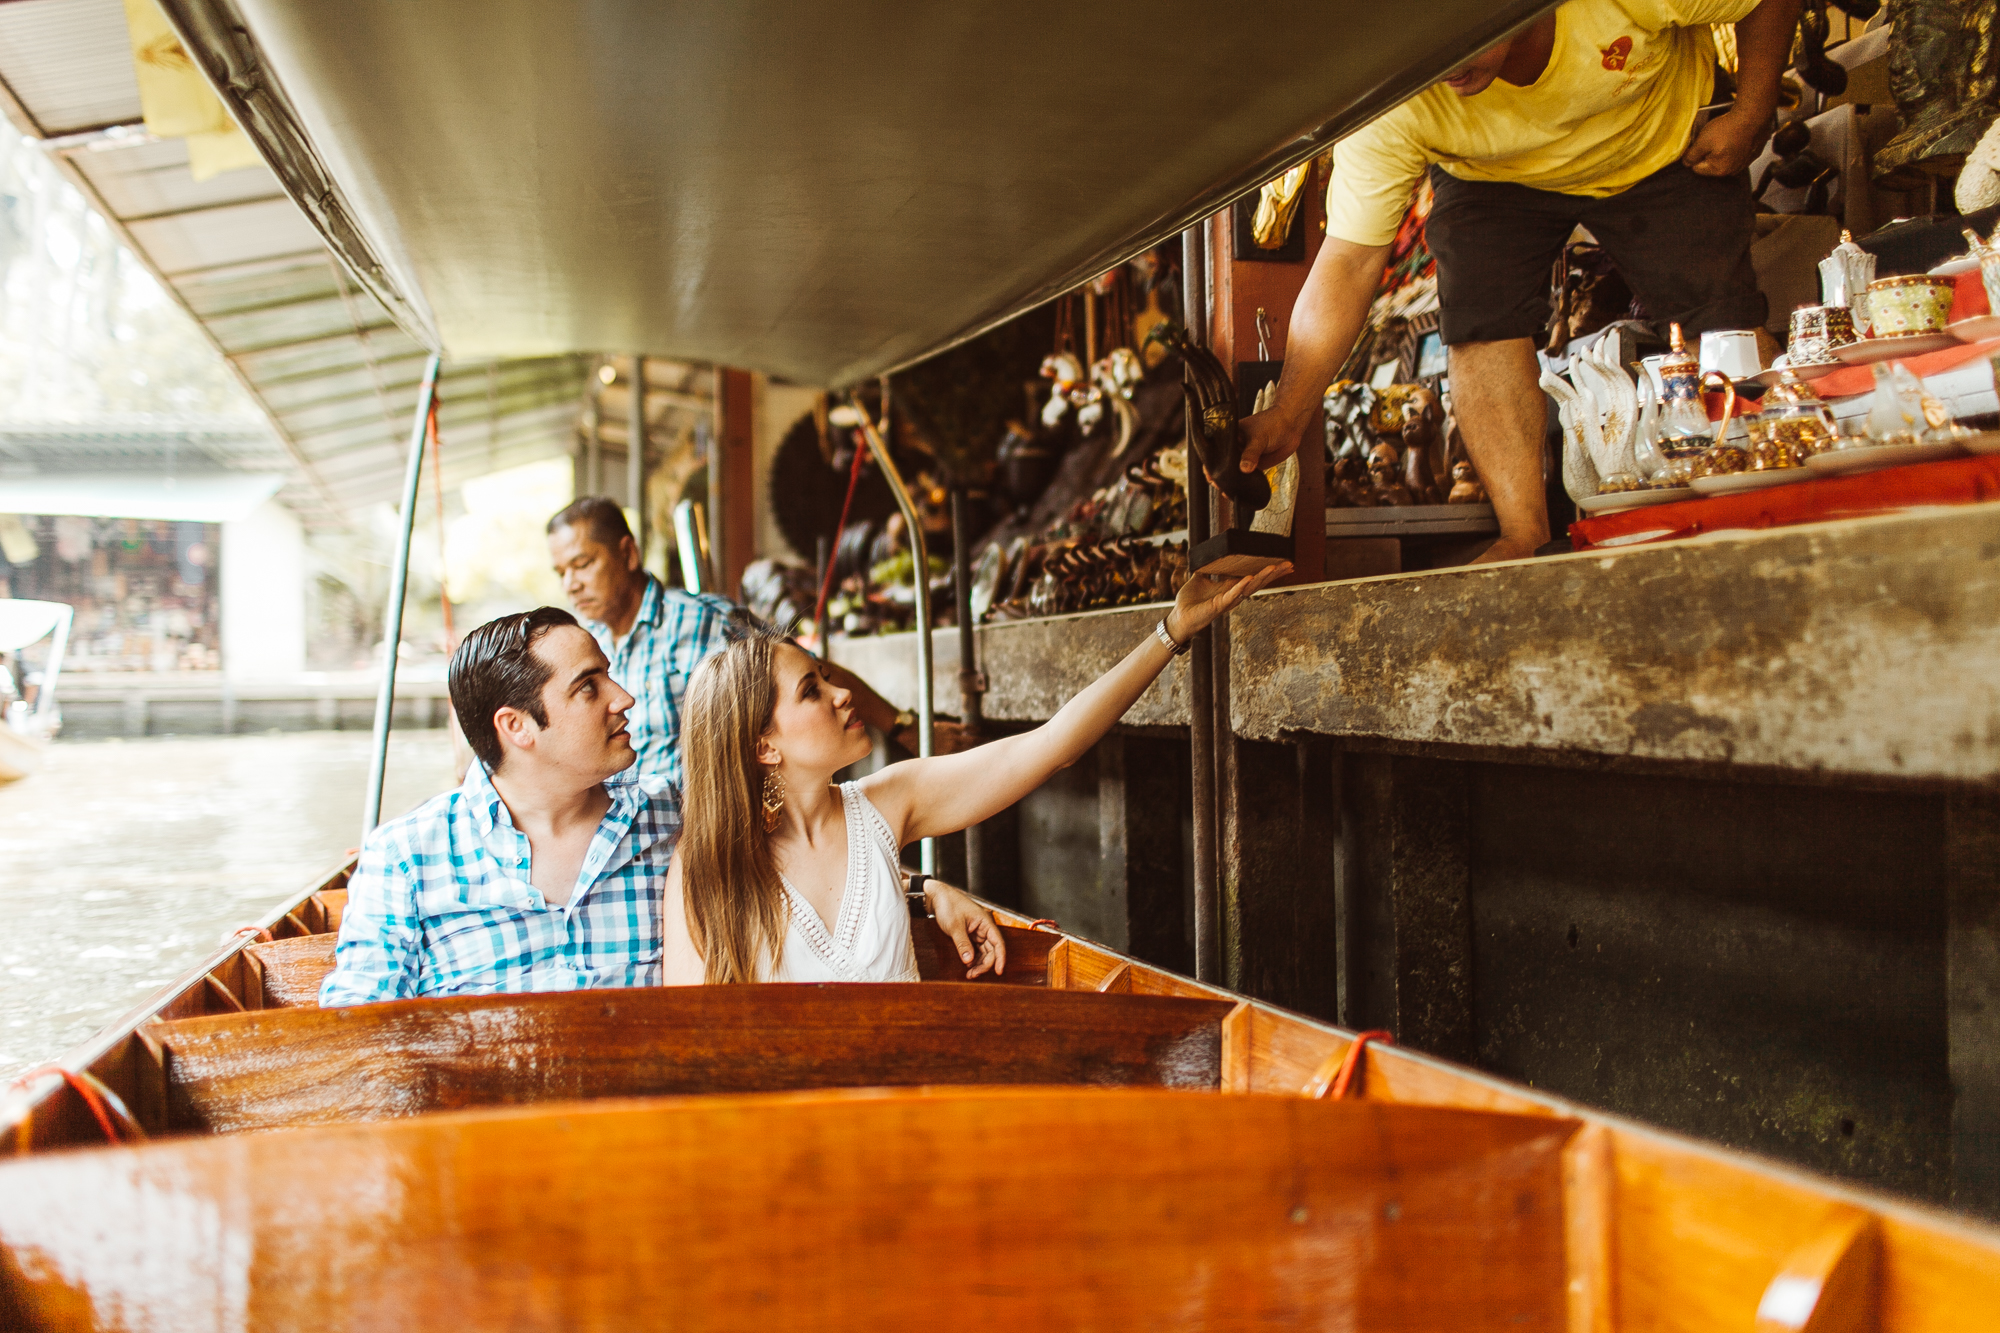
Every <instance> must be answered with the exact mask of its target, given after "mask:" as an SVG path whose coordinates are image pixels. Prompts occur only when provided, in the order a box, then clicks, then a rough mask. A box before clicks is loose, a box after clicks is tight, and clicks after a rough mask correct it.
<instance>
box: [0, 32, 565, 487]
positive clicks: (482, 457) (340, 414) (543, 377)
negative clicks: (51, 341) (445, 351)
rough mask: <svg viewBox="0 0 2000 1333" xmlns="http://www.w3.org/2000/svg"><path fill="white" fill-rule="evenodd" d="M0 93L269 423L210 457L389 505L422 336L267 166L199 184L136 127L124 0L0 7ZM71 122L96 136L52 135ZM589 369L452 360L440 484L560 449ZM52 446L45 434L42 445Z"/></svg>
mask: <svg viewBox="0 0 2000 1333" xmlns="http://www.w3.org/2000/svg"><path fill="white" fill-rule="evenodd" d="M0 104H4V106H5V109H6V110H7V112H8V114H9V116H10V117H11V118H12V119H13V120H14V122H15V123H16V124H17V125H18V126H19V128H20V129H21V130H22V131H23V132H24V133H28V134H31V135H34V136H37V137H41V138H45V139H55V140H57V142H54V143H51V144H49V145H48V148H49V151H50V153H51V156H52V157H53V159H54V160H55V162H56V164H57V165H58V167H59V168H60V169H61V170H62V171H63V174H64V175H66V176H67V177H68V178H69V179H70V180H71V181H72V182H73V183H75V184H76V185H77V186H78V187H79V188H80V189H82V190H83V192H84V193H85V195H86V196H87V197H88V198H89V199H90V201H91V203H92V204H93V205H94V206H95V207H96V208H97V209H98V210H99V211H100V212H101V213H103V214H104V216H105V217H106V218H107V219H108V220H110V221H111V223H112V224H113V225H114V226H115V227H116V228H118V230H119V231H120V233H121V234H122V235H123V236H124V238H125V239H126V241H127V243H128V244H130V245H131V247H132V248H133V250H134V251H135V252H136V253H137V254H138V256H139V257H140V259H141V260H142V261H144V262H145V263H146V265H147V266H148V267H149V268H150V269H151V270H152V271H153V272H154V274H155V275H156V276H157V277H159V278H160V280H161V281H162V282H163V283H164V284H165V285H166V287H167V289H168V290H169V291H170V292H171V293H172V295H173V296H174V297H176V298H177V299H178V300H179V301H180V302H181V304H183V305H184V306H186V307H187V309H188V310H189V311H190V312H191V313H192V314H193V315H194V317H195V319H196V320H197V321H198V322H199V323H200V325H201V327H202V329H203V331H204V333H206V335H207V336H208V338H209V340H210V341H211V342H212V343H213V344H214V345H215V347H216V349H217V350H218V351H219V352H220V353H221V354H222V355H223V356H224V357H226V358H227V359H228V361H229V363H230V365H231V366H232V367H233V368H234V369H235V371H236V373H237V376H238V378H239V380H241V382H242V383H243V385H244V387H245V388H246V389H247V390H248V391H249V393H250V395H251V397H252V398H253V399H254V400H255V401H256V402H257V404H258V405H259V406H260V407H261V408H262V409H263V411H264V413H265V415H266V417H267V419H268V420H269V422H270V424H271V426H272V428H273V430H274V431H275V432H276V434H275V437H272V436H270V435H264V434H261V433H260V434H259V436H258V439H257V440H256V441H251V440H247V439H246V440H243V441H241V442H240V444H239V447H238V448H237V449H236V450H235V451H234V452H231V451H228V450H224V449H222V447H221V446H220V445H219V444H218V445H216V446H215V448H214V449H212V450H209V452H208V453H207V454H206V455H204V456H209V457H212V458H213V460H214V461H215V462H216V463H217V464H218V465H223V466H230V467H236V468H261V469H264V470H271V469H274V468H278V467H285V468H287V469H288V478H289V479H288V481H287V484H286V486H285V488H284V490H283V491H282V492H281V494H280V498H281V499H282V500H284V501H285V502H286V503H287V504H289V505H291V506H292V507H293V508H295V509H296V510H298V511H299V512H300V513H301V514H302V515H303V516H304V517H305V518H306V519H307V520H308V521H309V522H312V523H315V524H319V525H331V524H338V523H341V522H344V521H345V519H346V517H347V515H348V514H349V513H350V512H351V511H352V510H353V509H354V508H355V507H356V506H360V505H366V504H371V503H375V502H378V501H382V500H393V499H394V498H395V496H396V495H397V493H398V488H399V486H400V483H401V480H402V474H403V463H404V457H405V453H404V451H405V448H406V447H407V444H408V439H409V431H410V425H411V416H412V414H413V413H414V412H415V410H416V398H417V388H418V382H419V380H420V379H421V377H422V374H423V365H424V359H425V358H426V357H427V356H428V355H429V353H428V351H427V349H425V348H424V347H423V346H422V345H421V344H420V343H418V342H417V341H416V340H415V339H414V338H412V337H411V336H410V335H409V334H408V333H405V332H404V331H403V330H402V329H401V328H400V327H398V326H397V324H396V323H395V321H394V320H392V319H391V318H390V317H389V314H388V312H387V311H385V310H384V309H383V307H382V306H381V304H380V303H379V302H378V301H377V300H376V299H375V298H374V297H373V296H372V295H370V294H369V292H368V291H367V289H366V288H364V287H362V286H361V285H360V284H359V283H357V282H355V281H354V280H353V279H352V278H351V277H349V276H348V275H347V273H346V271H345V270H344V269H342V268H341V267H340V266H339V265H338V263H337V262H336V261H335V260H334V258H333V256H332V254H331V253H330V252H329V251H328V249H327V248H326V244H325V242H324V241H323V240H322V239H321V237H320V235H319V233H318V232H317V231H315V230H314V228H313V227H312V226H311V224H310V223H308V222H307V220H306V218H305V216H304V214H303V213H301V212H300V210H299V208H298V206H297V205H296V204H294V203H293V202H292V201H291V200H290V199H289V198H288V197H286V195H285V193H284V191H283V189H282V188H281V187H280V185H279V183H278V181H277V178H276V177H275V176H273V175H272V174H271V172H270V171H268V170H267V169H265V168H263V167H261V166H260V167H252V168H245V169H242V170H238V171H230V172H224V173H223V174H221V175H219V176H215V177H213V178H211V179H209V180H207V181H196V180H195V179H194V177H193V175H192V174H191V173H190V172H189V170H188V157H187V149H186V147H185V146H184V145H183V144H182V143H181V142H179V141H178V140H159V139H153V138H151V137H150V136H148V135H147V134H145V132H144V130H143V127H141V126H139V125H137V124H136V123H135V122H137V121H138V120H139V118H140V107H139V94H138V85H137V83H136V81H135V80H134V77H133V73H132V52H131V44H130V41H129V39H128V38H127V36H126V29H125V15H124V9H123V5H122V3H121V0H15V2H14V3H0ZM111 125H116V126H122V127H124V128H121V129H117V130H113V131H111V132H108V133H106V132H103V131H104V130H105V127H107V126H111ZM80 131H86V132H94V133H84V134H81V135H80V136H79V137H77V138H75V139H72V140H70V141H68V142H63V141H61V140H62V136H64V135H76V134H78V132H80ZM587 370H588V365H587V359H586V358H584V357H579V356H563V357H549V358H540V359H533V360H516V361H507V362H500V363H495V364H493V365H490V366H489V365H488V364H485V363H474V364H470V365H464V366H459V365H447V366H446V367H445V370H444V374H443V377H442V379H441V381H440V406H439V414H438V416H439V431H440V434H441V436H442V437H443V440H444V445H445V447H444V455H443V457H444V475H445V484H446V485H447V486H456V485H458V484H460V483H461V482H463V481H465V480H468V479H470V478H472V477H476V476H479V475H482V474H484V473H486V472H490V471H493V470H496V469H499V468H505V467H511V466H513V465H515V464H517V463H526V462H532V461H534V460H536V459H539V458H546V457H549V456H551V455H553V454H560V453H565V452H567V451H569V450H570V449H571V448H572V447H573V446H574V441H575V438H576V428H577V421H578V414H579V409H580V407H581V403H582V394H583V389H584V383H585V375H586V372H587ZM68 444H69V446H70V447H73V448H75V449H76V450H77V451H79V453H80V454H90V453H91V451H92V449H96V450H97V451H98V452H103V451H104V450H105V449H108V448H110V446H109V445H108V444H105V443H104V442H103V441H100V442H99V443H98V444H97V445H90V444H87V442H86V441H84V440H82V439H81V438H76V439H71V440H70V441H68ZM0 445H4V441H0ZM23 447H25V446H23ZM61 447H63V442H62V441H61V440H60V439H59V438H57V437H53V436H52V437H49V438H48V439H47V440H45V441H43V443H42V444H41V445H40V446H38V456H40V451H42V450H48V449H59V448H61ZM6 456H7V455H6V453H5V450H4V448H0V460H4V459H5V458H6ZM15 456H16V458H17V459H18V458H19V457H20V454H19V453H18V452H17V454H16V455H15ZM124 456H125V455H122V454H118V453H116V452H115V451H113V452H112V453H106V454H105V457H106V458H107V459H110V458H114V457H124Z"/></svg>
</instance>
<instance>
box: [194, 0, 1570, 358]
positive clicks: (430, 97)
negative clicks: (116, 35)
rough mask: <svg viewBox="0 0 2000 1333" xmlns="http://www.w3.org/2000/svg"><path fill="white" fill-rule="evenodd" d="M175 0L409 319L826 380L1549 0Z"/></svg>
mask: <svg viewBox="0 0 2000 1333" xmlns="http://www.w3.org/2000/svg"><path fill="white" fill-rule="evenodd" d="M164 7H165V8H166V10H167V11H168V14H169V16H170V17H171V18H172V19H173V21H174V23H175V25H176V27H177V28H178V29H179V30H180V32H181V35H182V38H183V40H184V41H185V43H186V44H187V46H188V49H189V51H190V52H191V53H192V54H193V55H194V56H195V57H196V58H197V59H198V60H200V61H201V62H202V63H203V65H204V67H205V69H206V70H207V72H208V74H209V76H210V79H211V81H212V82H213V83H214V84H215V85H216V87H217V88H218V90H220V91H221V92H222V94H223V96H224V97H225V99H226V100H228V101H229V102H230V104H231V109H232V111H233V112H234V113H235V116H236V119H237V120H238V122H239V123H240V124H241V125H242V126H243V127H244V128H245V129H246V130H247V131H248V132H249V133H250V135H251V137H252V138H253V139H255V140H256V141H257V143H258V145H259V147H260V148H261V150H262V151H263V153H264V156H265V158H266V160H267V161H269V162H271V163H272V164H273V165H274V166H275V167H276V169H277V173H278V178H279V179H280V180H281V181H282V183H283V185H284V187H285V190H286V192H287V193H289V194H290V195H291V197H292V198H293V199H296V200H298V201H300V203H301V204H303V205H304V206H305V212H306V215H307V216H308V217H309V218H310V219H311V221H312V223H313V225H314V226H315V227H317V228H318V229H319V231H320V233H321V235H322V236H323V237H325V238H326V239H327V240H328V241H329V242H330V243H331V244H332V246H333V247H334V248H335V249H336V250H337V251H338V252H339V253H340V254H341V255H342V256H343V257H344V258H345V259H346V260H347V261H348V264H349V265H350V267H351V268H352V270H353V272H354V273H355V274H356V275H357V277H358V278H359V279H360V280H362V281H364V282H366V283H367V284H368V286H369V287H370V289H371V290H372V291H373V292H374V294H375V295H376V296H377V297H378V298H379V299H380V301H381V302H382V306H383V307H384V308H385V309H387V310H388V311H391V312H393V313H394V314H395V316H396V317H397V319H398V320H399V321H400V322H401V323H402V324H403V325H404V327H405V328H407V329H408V330H409V331H410V332H412V333H414V334H415V335H416V336H417V337H418V338H419V339H421V340H423V341H425V342H427V343H430V344H433V345H437V346H441V347H442V348H443V349H444V350H445V351H446V352H447V353H448V354H449V355H450V356H452V357H454V358H457V359H459V360H461V361H463V360H477V359H482V358H489V357H505V356H553V355H560V354H563V353H566V352H574V351H581V350H586V349H614V348H615V349H637V350H642V351H645V352H648V353H651V354H656V355H661V356H667V357H675V358H681V359H686V360H696V361H710V362H717V363H722V364H728V365H736V366H745V367H750V368H755V369H761V370H765V371H769V372H772V373H775V374H779V375H784V376H787V377H789V378H791V379H794V380H797V381H800V382H803V383H809V384H830V385H840V384H844V383H848V382H852V381H854V380H857V379H859V378H861V377H864V376H868V375H872V374H875V373H877V372H880V371H884V370H887V369H890V368H893V367H896V366H898V365H902V364H906V363H908V362H910V361H912V360H915V359H918V358H920V357H922V356H925V355H927V354H928V353H930V352H933V351H936V350H938V349H940V348H941V347H944V346H946V345H949V344H950V343H951V342H953V341H954V340H957V339H960V338H963V337H966V336H969V335H971V334H974V333H976V332H978V331H980V330H981V329H983V328H985V327H988V326H990V325H992V324H993V323H995V322H997V321H999V320H1001V319H1004V318H1006V317H1008V316H1010V315H1012V314H1014V313H1017V312H1019V311H1021V310H1023V309H1026V308H1028V307H1029V306H1032V305H1034V304H1036V303H1038V302H1040V301H1042V300H1044V299H1047V298H1048V297H1050V296H1053V295H1055V294H1057V293H1060V292H1062V291H1064V290H1067V289H1069V288H1072V287H1074V286H1075V285H1077V284H1078V283H1080V282H1082V281H1084V280H1086V279H1088V278H1090V277H1093V276H1095V275H1096V274H1098V273H1100V272H1102V271H1103V270H1105V269H1106V268H1108V267H1110V266H1111V265H1113V264H1115V263H1117V262H1118V261H1120V260H1121V259H1123V258H1125V257H1127V256H1129V255H1131V254H1133V253H1135V252H1136V251H1138V250H1139V249H1141V248H1143V247H1144V246H1145V245H1148V244H1151V243H1153V242H1156V241H1158V240H1159V239H1161V238H1163V237H1165V236H1167V235H1170V234H1172V233H1173V232H1175V231H1176V230H1178V229H1180V228H1181V227H1182V226H1184V225H1185V224H1187V223H1188V222H1190V221H1191V220H1193V219H1196V218H1199V217H1201V216H1203V215H1205V214H1207V213H1209V212H1211V211H1213V210H1214V209H1216V208H1218V207H1220V206H1221V205H1222V204H1223V203H1225V202H1226V201H1228V200H1229V199H1231V198H1233V197H1234V196H1235V195H1237V194H1240V193H1243V192H1245V191H1247V190H1249V189H1251V188H1254V187H1255V186H1256V185H1257V184H1258V183H1260V182H1262V181H1263V180H1266V179H1268V178H1269V177H1271V176H1273V175H1275V174H1277V173H1278V172H1279V171H1281V170H1282V169H1284V168H1285V167H1288V166H1290V165H1292V164H1293V163H1295V162H1297V161H1299V160H1302V159H1303V158H1305V157H1307V156H1310V155H1311V154H1312V153H1314V152H1317V151H1319V150H1320V149H1322V148H1323V147H1325V146H1326V145H1328V144H1330V143H1331V142H1332V141H1333V140H1334V139H1336V138H1338V137H1339V136H1340V135H1342V134H1343V133H1346V132H1348V131H1350V130H1352V129H1353V128H1355V127H1357V126H1359V125H1361V124H1363V123H1365V122H1366V121H1367V120H1369V119H1370V118H1372V117H1373V116H1375V115H1376V114H1378V113H1380V112H1381V111H1383V110H1385V109H1387V108H1388V107H1390V106H1392V105H1394V104H1395V103H1396V102H1397V101H1398V100H1400V99H1401V98H1403V97H1405V96H1407V95H1408V94H1410V93H1411V92H1413V91H1415V90H1417V89H1418V88H1420V87H1422V86H1423V85H1424V84H1426V83H1427V82H1429V81H1430V80H1432V79H1434V78H1435V77H1436V76H1438V75H1439V74H1441V73H1443V72H1445V71H1446V70H1448V69H1449V68H1450V67H1451V66H1452V65H1453V64H1455V63H1456V62H1457V61H1459V60H1461V59H1462V58H1464V57H1465V56H1467V55H1469V54H1471V53H1472V52H1474V51H1476V50H1477V49H1479V48H1480V47H1481V46H1483V45H1485V44H1487V43H1488V42H1490V41H1491V40H1493V39H1494V38H1496V37H1498V36H1500V35H1502V34H1503V33H1504V32H1506V31H1507V30H1508V29H1509V28H1511V27H1513V26H1515V25H1517V24H1519V23H1522V22H1525V21H1527V20H1528V19H1530V18H1532V17H1533V16H1534V15H1535V14H1537V13H1539V12H1540V11H1542V10H1544V9H1546V8H1549V7H1551V6H1550V4H1549V0H1501V2H1499V3H1495V2H1493V0H1427V3H1424V4H1418V5H1384V4H1380V3H1374V2H1373V0H1370V2H1369V3H1359V2H1357V0H1331V2H1329V0H1310V2H1308V0H1249V2H1248V3H1243V4H1234V5H1216V4H1210V3H1194V2H1192V0H1166V2H1164V3H1159V4H1153V5H1148V6H1143V7H1135V6H1128V5H1087V4H1086V5H1075V4H1065V5H1050V4H1034V3H1027V2H1024V0H960V3H955V4H948V5H912V4H896V3H881V2H878V3H865V2H864V3H858V4H857V3H852V2H851V0H850V3H843V4H826V3H820V4H814V3H783V4H775V3H768V2H767V0H737V2H736V3H732V4H726V5H707V6H695V5H669V4H659V3H656V2H655V0H588V2H580V0H427V2H426V3H423V4H411V3H409V2H408V0H345V3H341V4H337V5H330V4H325V3H320V2H318V0H165V5H164ZM384 336H386V334H385V335H384Z"/></svg>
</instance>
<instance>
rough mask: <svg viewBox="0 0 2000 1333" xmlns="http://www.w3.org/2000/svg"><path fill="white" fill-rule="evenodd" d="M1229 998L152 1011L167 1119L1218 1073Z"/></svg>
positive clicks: (723, 991) (728, 999) (238, 1120)
mask: <svg viewBox="0 0 2000 1333" xmlns="http://www.w3.org/2000/svg"><path fill="white" fill-rule="evenodd" d="M1234 1008H1235V1006H1233V1005H1231V1004H1230V1003H1228V1002H1226V1001H1221V1000H1195V999H1183V998H1178V997H1173V996H1160V995H1116V994H1114V995H1100V994H1096V993H1093V992H1089V991H1064V990H1048V989H1044V988H1031V987H1024V986H979V985H963V984H957V985H954V984H950V983H937V984H932V983H917V984H912V983H902V984H894V983H890V984H869V983H856V984H828V985H800V984H788V983H780V984H774V985H762V986H649V987H635V988H631V989H620V990H592V991H572V992H567V993H562V994H528V995H481V996H460V997H453V998H447V999H424V1000H392V1001H389V1002H386V1003H382V1004H367V1005H355V1006H352V1007H347V1008H336V1009H318V1008H305V1007H295V1008H285V1009H265V1010H261V1011H258V1010H252V1011H248V1012H244V1013H238V1014H219V1015H213V1016H209V1017H204V1018H185V1019H177V1020H174V1021H170V1022H155V1023H150V1024H147V1025H146V1027H145V1028H143V1029H142V1032H143V1033H144V1035H145V1037H146V1038H147V1039H148V1040H149V1041H150V1042H151V1043H153V1045H154V1046H155V1047H156V1049H158V1051H159V1052H160V1055H161V1068H162V1072H163V1075H164V1079H165V1088H164V1090H163V1091H164V1097H163V1100H164V1110H165V1117H164V1118H165V1128H166V1130H167V1132H170V1133H172V1132H180V1133H233V1132H239V1131H245V1130H257V1129H271V1128H275V1127H278V1126H285V1125H310V1124H326V1123H336V1122H345V1121H356V1120H383V1119H392V1118H396V1117H400V1116H410V1115H419V1114H423V1113H426V1112H432V1111H452V1110H463V1109H466V1108H468V1107H478V1106H495V1105H519V1104H525V1103H534V1102H546V1101H559V1100H587V1099H594V1098H603V1097H653V1096H666V1095H679V1094H696V1093H699V1094H717V1093H748V1092H776V1091H795V1090H805V1089H819V1088H855V1087H912V1086H924V1085H934V1084H1082V1085H1094V1086H1100V1087H1161V1088H1187V1089H1200V1090H1208V1091H1216V1090H1219V1089H1220V1088H1221V1086H1222V1024H1223V1021H1224V1019H1225V1018H1227V1017H1228V1015H1229V1014H1230V1013H1232V1012H1233V1011H1234Z"/></svg>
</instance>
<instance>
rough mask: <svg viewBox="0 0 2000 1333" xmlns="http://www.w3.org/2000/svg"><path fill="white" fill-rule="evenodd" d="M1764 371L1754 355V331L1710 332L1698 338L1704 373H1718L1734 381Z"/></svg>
mask: <svg viewBox="0 0 2000 1333" xmlns="http://www.w3.org/2000/svg"><path fill="white" fill-rule="evenodd" d="M1763 368H1764V362H1763V359H1762V358H1761V357H1760V356H1758V354H1757V331H1756V330H1755V329H1711V330H1709V331H1708V332H1707V333H1704V334H1702V335H1701V369H1702V373H1703V374H1707V373H1708V372H1709V371H1711V370H1715V371H1720V372H1721V373H1723V374H1724V375H1727V376H1729V378H1731V379H1733V380H1741V379H1748V378H1749V377H1750V376H1752V375H1755V374H1756V373H1757V372H1758V371H1760V370H1762V369H1763Z"/></svg>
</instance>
